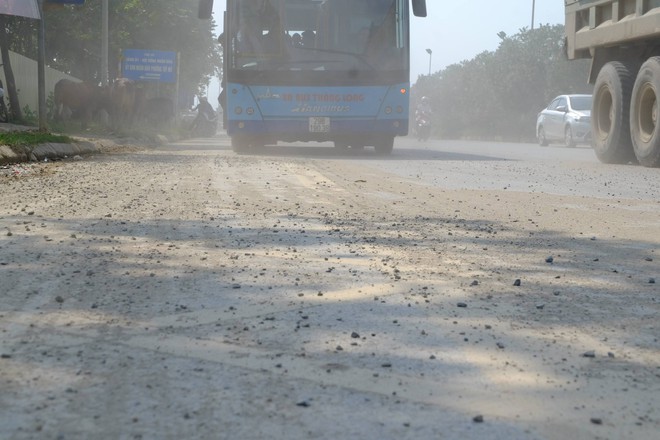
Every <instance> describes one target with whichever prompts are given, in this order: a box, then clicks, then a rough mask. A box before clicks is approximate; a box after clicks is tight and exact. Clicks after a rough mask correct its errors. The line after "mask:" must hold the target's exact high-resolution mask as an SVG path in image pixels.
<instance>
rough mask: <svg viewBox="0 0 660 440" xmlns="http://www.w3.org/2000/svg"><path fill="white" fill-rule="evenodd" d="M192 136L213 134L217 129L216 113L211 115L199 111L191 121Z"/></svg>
mask: <svg viewBox="0 0 660 440" xmlns="http://www.w3.org/2000/svg"><path fill="white" fill-rule="evenodd" d="M191 131H192V134H193V136H200V137H210V136H214V135H215V133H216V132H217V131H218V115H217V113H214V114H213V116H211V115H209V114H207V113H205V112H200V113H199V114H198V115H197V117H196V118H195V120H194V121H193V126H192V130H191Z"/></svg>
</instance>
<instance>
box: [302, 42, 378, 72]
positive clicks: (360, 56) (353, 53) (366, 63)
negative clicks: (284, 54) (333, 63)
mask: <svg viewBox="0 0 660 440" xmlns="http://www.w3.org/2000/svg"><path fill="white" fill-rule="evenodd" d="M298 49H303V50H309V51H315V52H323V53H333V54H338V55H349V56H352V57H353V58H356V59H358V60H359V61H360V62H362V63H363V64H364V65H365V66H367V67H369V69H371V70H378V69H376V68H375V67H374V66H373V65H372V64H371V63H370V62H369V61H367V60H366V58H365V57H364V56H363V55H362V54H359V53H355V52H347V51H344V50H336V49H319V48H316V47H298Z"/></svg>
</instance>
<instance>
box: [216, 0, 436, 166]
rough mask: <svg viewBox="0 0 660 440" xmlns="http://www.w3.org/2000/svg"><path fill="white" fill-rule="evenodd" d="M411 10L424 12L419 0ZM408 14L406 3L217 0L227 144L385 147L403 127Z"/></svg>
mask: <svg viewBox="0 0 660 440" xmlns="http://www.w3.org/2000/svg"><path fill="white" fill-rule="evenodd" d="M412 10H413V13H414V14H415V15H417V16H425V15H426V3H425V0H412ZM409 14H410V7H409V0H226V12H225V17H224V32H223V34H222V36H221V43H222V44H223V47H224V79H223V85H224V93H223V97H225V101H224V102H223V104H224V105H223V107H224V109H225V113H226V127H225V128H226V130H227V133H228V135H229V136H230V137H231V140H232V147H233V149H234V150H235V151H238V152H244V151H248V150H249V149H250V148H253V147H261V146H264V145H269V144H274V143H277V142H278V141H285V142H297V141H303V142H309V141H317V142H334V145H335V146H336V147H337V148H340V149H347V148H363V147H365V146H373V147H374V148H375V150H376V152H377V153H380V154H389V153H391V152H392V148H393V145H394V138H395V137H396V136H405V135H407V134H408V108H409V96H410V79H409V76H410V53H409V47H410V44H409V41H410V40H409V18H410V15H409Z"/></svg>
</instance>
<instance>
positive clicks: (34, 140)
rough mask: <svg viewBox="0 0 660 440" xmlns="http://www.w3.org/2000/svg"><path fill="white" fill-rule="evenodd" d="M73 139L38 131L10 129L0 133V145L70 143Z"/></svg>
mask: <svg viewBox="0 0 660 440" xmlns="http://www.w3.org/2000/svg"><path fill="white" fill-rule="evenodd" d="M72 142H73V140H72V139H71V138H70V137H68V136H61V135H54V134H51V133H42V132H40V131H10V132H6V133H0V145H8V146H10V147H30V146H34V145H39V144H47V143H60V144H67V143H72Z"/></svg>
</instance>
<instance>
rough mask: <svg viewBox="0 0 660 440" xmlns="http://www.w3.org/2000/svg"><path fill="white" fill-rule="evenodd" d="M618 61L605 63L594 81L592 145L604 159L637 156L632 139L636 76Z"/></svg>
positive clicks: (611, 160) (627, 159)
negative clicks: (633, 89) (631, 107)
mask: <svg viewBox="0 0 660 440" xmlns="http://www.w3.org/2000/svg"><path fill="white" fill-rule="evenodd" d="M630 70H631V69H630V68H629V67H628V66H627V65H625V64H623V63H620V62H618V61H612V62H609V63H607V64H605V65H604V66H603V68H602V69H601V70H600V72H599V73H598V78H597V79H596V84H595V85H594V92H593V102H592V107H591V132H592V145H593V148H594V151H595V152H596V156H597V157H598V159H599V160H600V161H601V162H603V163H612V164H614V163H628V162H630V161H631V160H634V157H635V156H634V152H633V148H632V141H631V139H630V96H631V94H632V88H633V76H632V74H631V72H630Z"/></svg>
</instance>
